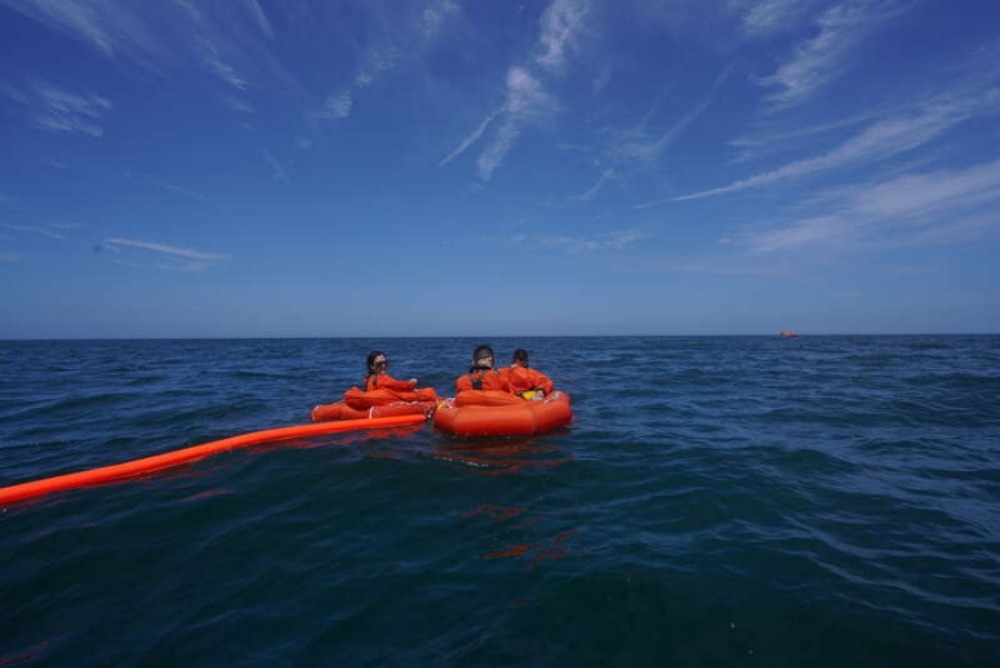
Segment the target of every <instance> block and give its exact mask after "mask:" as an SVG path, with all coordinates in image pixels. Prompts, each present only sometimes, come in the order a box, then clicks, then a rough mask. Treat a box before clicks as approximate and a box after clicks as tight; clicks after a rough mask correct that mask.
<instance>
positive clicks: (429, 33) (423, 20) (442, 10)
mask: <svg viewBox="0 0 1000 668" xmlns="http://www.w3.org/2000/svg"><path fill="white" fill-rule="evenodd" d="M459 11H460V8H459V6H458V3H456V2H455V1H454V0H437V2H435V3H433V4H432V5H431V6H430V7H428V8H426V9H425V10H424V11H423V14H421V16H420V29H421V32H422V34H423V37H424V39H425V40H430V39H433V38H434V37H436V36H437V34H438V33H439V32H440V31H441V28H442V27H443V26H444V25H445V24H446V23H447V21H448V19H449V18H451V17H452V16H454V15H455V14H458V12H459Z"/></svg>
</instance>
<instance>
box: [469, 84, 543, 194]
mask: <svg viewBox="0 0 1000 668" xmlns="http://www.w3.org/2000/svg"><path fill="white" fill-rule="evenodd" d="M554 108H555V102H554V100H553V99H552V97H551V96H550V95H549V94H548V93H547V92H546V91H545V89H544V88H543V87H542V84H541V83H540V82H539V80H538V79H536V78H535V77H534V76H532V74H531V73H530V72H528V71H527V70H525V69H522V68H520V67H512V68H510V70H508V72H507V99H506V101H505V102H504V105H503V120H502V121H501V123H500V127H499V128H498V129H497V132H496V134H495V135H494V136H493V139H492V141H491V142H490V143H489V145H488V146H487V147H486V148H485V149H484V150H483V152H482V153H481V154H480V155H479V159H478V160H477V161H476V166H477V167H478V168H479V176H480V178H482V180H483V181H489V180H490V178H491V177H492V176H493V172H494V171H495V170H496V169H497V167H499V166H500V165H501V164H503V161H504V157H506V155H507V153H508V152H509V151H510V149H511V146H512V145H513V143H514V141H515V140H516V139H517V138H518V136H520V134H521V129H522V128H523V127H524V126H525V125H526V124H528V123H531V122H533V121H537V120H539V119H542V118H544V117H546V116H547V115H548V114H549V113H551V112H552V111H553V109H554Z"/></svg>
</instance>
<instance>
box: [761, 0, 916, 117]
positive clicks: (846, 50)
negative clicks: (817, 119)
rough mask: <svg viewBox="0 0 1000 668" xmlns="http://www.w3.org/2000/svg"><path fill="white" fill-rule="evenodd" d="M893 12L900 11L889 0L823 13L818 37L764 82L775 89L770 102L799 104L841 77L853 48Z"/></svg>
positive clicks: (858, 0) (865, 0)
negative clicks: (835, 78)
mask: <svg viewBox="0 0 1000 668" xmlns="http://www.w3.org/2000/svg"><path fill="white" fill-rule="evenodd" d="M769 4H770V5H774V4H781V3H769ZM765 9H766V10H767V11H768V12H772V8H771V7H765ZM894 11H900V10H899V9H898V8H896V7H895V3H894V2H892V0H847V1H846V2H843V3H841V4H839V5H837V6H835V7H832V8H830V9H828V10H827V11H825V12H824V13H823V14H822V16H820V18H819V20H818V24H819V34H817V35H816V36H815V37H813V38H812V39H810V40H808V41H806V42H803V43H802V44H800V45H799V46H798V47H797V48H796V49H795V51H794V53H793V55H792V57H791V59H790V60H788V61H786V62H785V63H783V64H782V65H781V66H780V67H778V69H777V70H776V71H775V72H774V74H772V75H770V76H768V77H766V78H764V79H763V81H762V83H763V84H764V85H766V86H771V87H774V88H777V89H778V90H777V92H775V93H774V94H773V95H771V96H770V98H769V99H770V101H771V102H773V103H774V104H776V105H777V106H779V107H783V106H787V105H789V104H793V103H795V102H799V101H801V100H803V99H805V98H807V97H809V96H811V95H812V94H814V93H815V92H816V91H817V90H818V89H819V88H821V87H823V86H824V85H826V84H827V83H828V82H829V81H831V80H832V79H833V78H834V77H837V76H840V75H842V74H843V73H844V71H845V70H846V64H847V63H848V61H849V59H850V57H851V55H852V53H853V50H854V48H855V46H856V45H857V44H858V43H859V42H860V41H861V39H862V38H863V37H865V36H866V35H867V34H869V33H870V32H871V31H872V30H873V29H874V28H875V27H876V25H877V24H878V22H879V21H880V20H883V19H885V18H887V17H889V16H891V15H892V14H893V12H894ZM768 15H770V14H768Z"/></svg>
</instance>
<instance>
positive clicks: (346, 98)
mask: <svg viewBox="0 0 1000 668" xmlns="http://www.w3.org/2000/svg"><path fill="white" fill-rule="evenodd" d="M353 107H354V99H353V97H352V93H351V89H350V88H344V89H342V90H340V91H338V92H336V93H333V94H331V95H330V96H328V97H327V98H326V101H325V102H324V103H323V111H322V112H320V113H319V114H316V115H317V116H318V117H320V118H334V119H336V118H347V117H348V116H350V115H351V109H352V108H353Z"/></svg>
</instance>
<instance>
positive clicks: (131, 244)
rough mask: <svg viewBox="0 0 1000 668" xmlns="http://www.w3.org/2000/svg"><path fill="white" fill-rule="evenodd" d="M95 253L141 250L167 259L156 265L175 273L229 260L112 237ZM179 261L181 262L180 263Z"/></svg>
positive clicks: (214, 254)
mask: <svg viewBox="0 0 1000 668" xmlns="http://www.w3.org/2000/svg"><path fill="white" fill-rule="evenodd" d="M94 250H95V251H98V252H100V251H102V250H108V251H112V252H114V253H122V252H126V251H129V250H139V251H146V252H149V253H152V254H153V256H154V257H156V256H160V257H165V258H166V259H167V261H166V262H157V263H155V264H154V266H155V267H156V268H159V269H169V270H173V271H201V270H203V269H206V268H208V267H210V266H212V263H214V262H218V261H221V260H228V259H229V256H228V255H224V254H222V253H205V252H202V251H198V250H193V249H190V248H181V247H178V246H169V245H167V244H161V243H157V242H154V241H140V240H137V239H124V238H121V237H111V238H108V239H105V240H104V241H102V242H101V243H100V244H98V245H97V246H95V247H94ZM178 260H181V261H180V262H179V261H178ZM132 264H134V263H132Z"/></svg>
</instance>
